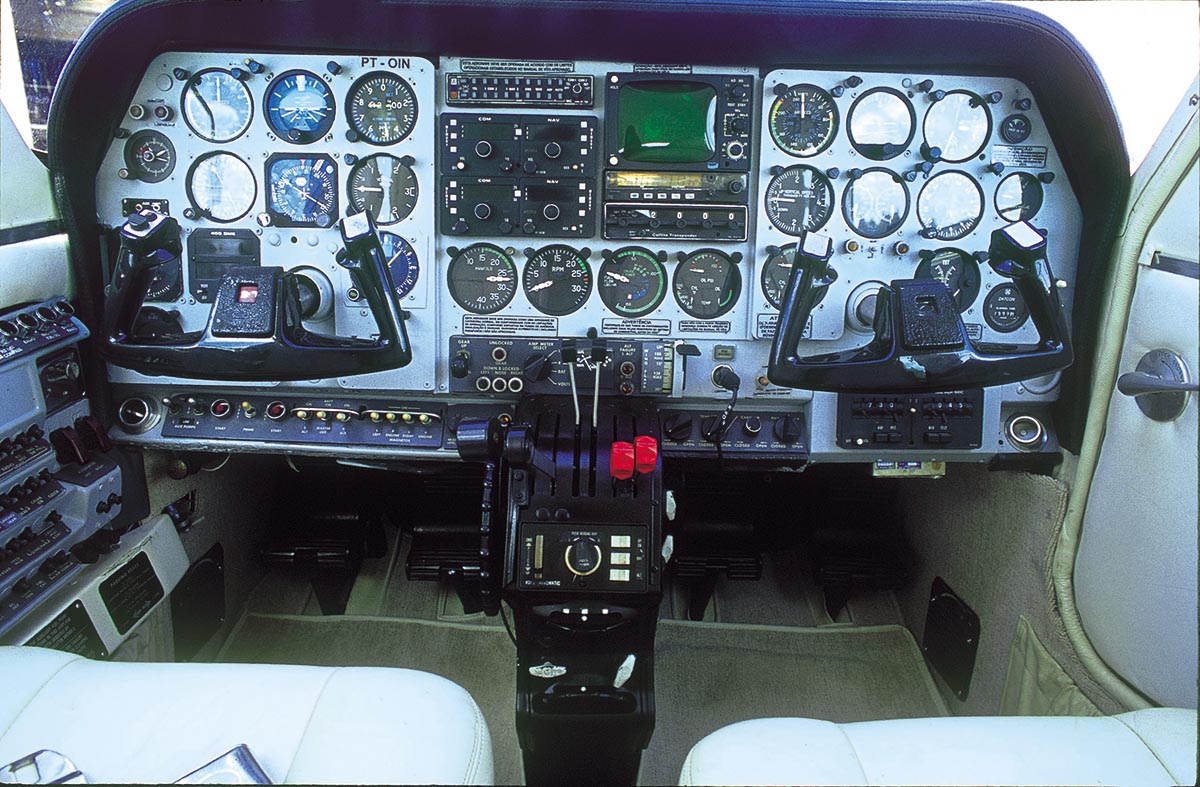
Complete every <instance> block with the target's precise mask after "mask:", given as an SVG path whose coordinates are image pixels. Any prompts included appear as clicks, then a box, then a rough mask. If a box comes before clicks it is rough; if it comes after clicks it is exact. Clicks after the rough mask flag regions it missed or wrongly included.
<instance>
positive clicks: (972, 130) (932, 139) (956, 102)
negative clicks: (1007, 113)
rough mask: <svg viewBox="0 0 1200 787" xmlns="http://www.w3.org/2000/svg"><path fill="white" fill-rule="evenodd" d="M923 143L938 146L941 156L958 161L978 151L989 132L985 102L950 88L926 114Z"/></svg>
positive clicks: (955, 162) (974, 155)
mask: <svg viewBox="0 0 1200 787" xmlns="http://www.w3.org/2000/svg"><path fill="white" fill-rule="evenodd" d="M923 130H924V133H925V144H926V145H928V146H929V147H930V148H939V149H940V150H941V151H942V153H941V159H942V160H943V161H949V162H951V163H953V164H958V163H961V162H964V161H967V160H968V159H973V158H975V157H976V156H978V155H979V154H980V152H981V151H982V150H983V146H984V145H986V144H987V141H988V137H990V136H991V135H992V113H991V112H989V111H988V108H987V102H986V101H984V100H983V99H982V98H980V97H979V96H977V95H975V94H974V93H971V92H969V91H966V90H951V91H950V92H949V93H947V94H946V97H945V98H943V99H942V100H941V101H935V102H933V105H932V106H930V107H929V111H928V112H926V113H925V123H924V127H923Z"/></svg>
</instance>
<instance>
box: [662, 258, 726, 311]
mask: <svg viewBox="0 0 1200 787" xmlns="http://www.w3.org/2000/svg"><path fill="white" fill-rule="evenodd" d="M672 290H673V291H674V293H675V301H676V302H677V303H678V304H679V308H681V309H683V310H684V311H685V312H687V313H688V314H690V315H691V316H692V317H695V318H696V319H699V320H711V319H714V318H716V317H720V316H721V315H723V314H726V313H728V312H729V310H730V309H732V308H733V307H734V305H735V304H736V303H737V300H738V296H739V295H741V294H742V274H741V271H739V270H738V266H737V263H736V262H734V261H733V260H732V259H731V258H730V257H729V255H728V254H726V253H725V252H723V251H717V250H716V249H701V250H700V251H697V252H693V253H692V254H689V255H688V256H687V257H686V258H685V259H684V260H683V261H682V262H680V263H679V267H678V268H676V269H675V278H674V280H673V281H672Z"/></svg>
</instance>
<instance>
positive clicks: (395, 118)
mask: <svg viewBox="0 0 1200 787" xmlns="http://www.w3.org/2000/svg"><path fill="white" fill-rule="evenodd" d="M346 117H347V119H348V120H349V122H350V128H351V129H353V130H354V133H355V134H357V135H358V136H359V137H361V138H362V139H363V141H365V142H367V143H369V144H372V145H392V144H395V143H397V142H399V141H400V140H402V139H404V138H405V137H407V136H408V135H409V134H411V133H412V130H413V127H414V126H415V125H416V124H417V96H416V94H415V93H414V92H413V89H412V87H410V86H409V84H408V83H407V82H405V81H404V80H403V79H401V78H400V77H398V76H396V75H395V74H389V73H388V72H386V71H373V72H371V73H370V74H366V75H365V76H362V77H360V78H359V79H358V81H357V82H355V83H354V85H353V86H352V87H351V88H350V93H349V94H348V95H347V96H346Z"/></svg>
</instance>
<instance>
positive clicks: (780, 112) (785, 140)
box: [767, 85, 838, 158]
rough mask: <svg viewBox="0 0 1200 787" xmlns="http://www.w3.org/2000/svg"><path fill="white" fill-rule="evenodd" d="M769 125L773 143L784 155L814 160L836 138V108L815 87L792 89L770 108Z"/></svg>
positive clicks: (806, 86)
mask: <svg viewBox="0 0 1200 787" xmlns="http://www.w3.org/2000/svg"><path fill="white" fill-rule="evenodd" d="M767 124H768V126H769V127H770V129H771V139H773V140H774V141H775V144H776V145H778V146H779V147H780V149H781V150H783V151H784V152H785V153H788V154H789V155H792V156H797V157H799V158H807V157H808V156H815V155H817V154H818V153H820V152H821V151H823V150H825V149H826V148H828V147H829V146H830V144H832V143H833V139H834V137H835V136H837V128H838V111H837V105H836V104H834V103H833V96H831V95H829V93H827V92H825V91H824V90H822V89H821V88H819V87H817V86H816V85H792V86H791V87H789V88H788V89H787V91H785V92H784V93H783V95H781V96H779V97H778V98H776V99H775V103H774V104H772V105H771V114H770V116H769V118H768V120H767Z"/></svg>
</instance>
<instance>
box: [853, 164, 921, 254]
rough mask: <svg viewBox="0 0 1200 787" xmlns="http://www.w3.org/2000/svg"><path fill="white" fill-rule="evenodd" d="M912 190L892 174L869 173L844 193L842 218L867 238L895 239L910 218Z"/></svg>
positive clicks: (877, 171)
mask: <svg viewBox="0 0 1200 787" xmlns="http://www.w3.org/2000/svg"><path fill="white" fill-rule="evenodd" d="M908 208H909V196H908V187H907V186H905V185H904V181H903V180H902V179H901V178H900V177H898V176H897V175H896V173H894V172H892V171H891V170H886V169H883V168H880V167H875V168H872V169H868V170H866V171H865V172H863V173H862V176H861V177H858V178H855V179H854V180H852V181H850V185H848V186H846V190H845V191H843V192H842V216H843V217H845V219H846V223H847V224H849V225H850V229H852V230H854V231H855V232H857V233H858V234H859V235H861V236H863V237H864V238H871V239H878V238H884V237H887V236H888V235H891V234H892V233H893V232H895V231H896V230H898V229H899V228H900V225H901V224H903V223H904V219H905V218H906V217H907V216H908Z"/></svg>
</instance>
